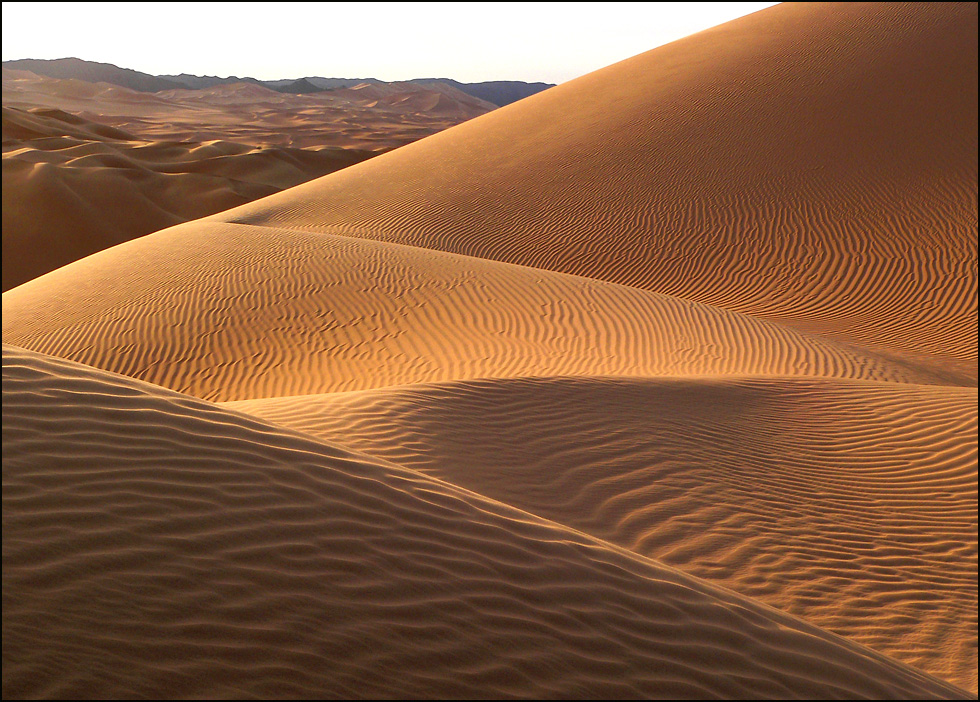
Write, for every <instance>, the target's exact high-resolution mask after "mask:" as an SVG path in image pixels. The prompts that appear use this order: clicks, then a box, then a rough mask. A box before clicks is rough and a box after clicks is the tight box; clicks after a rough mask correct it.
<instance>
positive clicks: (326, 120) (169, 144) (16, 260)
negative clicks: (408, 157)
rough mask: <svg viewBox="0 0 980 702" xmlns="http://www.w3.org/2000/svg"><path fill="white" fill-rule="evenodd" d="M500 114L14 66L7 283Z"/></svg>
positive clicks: (9, 99) (484, 108) (360, 92)
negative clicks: (138, 88)
mask: <svg viewBox="0 0 980 702" xmlns="http://www.w3.org/2000/svg"><path fill="white" fill-rule="evenodd" d="M493 108H494V106H493V105H490V104H489V103H484V102H482V101H480V100H477V99H476V98H473V97H471V96H468V95H466V94H464V93H461V92H460V91H458V90H456V89H454V88H452V87H450V86H447V85H442V84H435V85H434V86H432V87H426V88H423V87H421V86H416V85H412V84H390V85H385V86H376V85H373V84H364V85H361V86H357V87H356V88H351V89H348V90H347V91H344V92H343V93H342V94H341V93H340V92H338V91H333V92H327V93H317V94H315V95H284V94H282V93H277V92H275V91H272V90H268V89H266V88H263V87H260V86H255V85H247V84H233V85H222V86H218V87H215V88H210V89H207V90H171V91H166V92H162V93H138V92H135V91H131V90H127V89H126V88H121V87H119V86H113V85H108V84H105V83H97V84H93V83H85V82H83V81H78V80H62V79H54V78H45V77H41V76H37V75H35V74H33V73H28V72H25V71H12V70H10V69H4V70H3V289H4V290H9V289H10V288H13V287H16V286H17V285H20V284H21V283H25V282H27V281H28V280H31V279H33V278H36V277H38V276H40V275H43V274H44V273H47V272H48V271H51V270H54V269H55V268H59V267H60V266H63V265H66V264H68V263H71V262H72V261H77V260H78V259H80V258H84V257H85V256H88V255H89V254H91V253H95V252H96V251H100V250H102V249H106V248H109V247H110V246H114V245H116V244H119V243H122V242H124V241H129V240H130V239H134V238H136V237H139V236H143V235H145V234H150V233H152V232H155V231H159V230H160V229H164V228H166V227H170V226H173V225H175V224H179V223H180V222H186V221H188V220H193V219H198V218H200V217H204V216H206V215H210V214H214V213H215V212H221V211H223V210H227V209H229V208H231V207H236V206H238V205H242V204H244V203H247V202H251V201H252V200H255V199H257V198H261V197H265V196H267V195H271V194H273V193H276V192H279V191H281V190H284V189H286V188H290V187H292V186H294V185H298V184H300V183H303V182H306V181H308V180H311V179H313V178H318V177H320V176H323V175H326V174H328V173H333V172H334V171H337V170H340V169H341V168H345V167H347V166H350V165H352V164H354V163H359V162H361V161H364V160H366V159H368V158H370V157H372V156H376V155H377V154H379V153H383V152H384V151H388V150H391V149H394V148H396V147H398V146H402V145H403V144H407V143H410V142H412V141H415V140H417V139H420V138H422V137H424V136H428V135H429V134H433V133H435V132H437V131H439V130H441V129H445V128H447V127H450V126H452V125H454V124H458V123H459V122H461V121H463V120H465V119H469V118H471V117H474V116H476V115H479V114H484V113H485V112H488V111H489V110H491V109H493Z"/></svg>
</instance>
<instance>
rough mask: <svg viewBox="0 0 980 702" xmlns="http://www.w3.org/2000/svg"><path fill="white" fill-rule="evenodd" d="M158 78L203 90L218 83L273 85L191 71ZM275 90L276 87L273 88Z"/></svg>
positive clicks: (252, 79) (253, 79) (253, 80)
mask: <svg viewBox="0 0 980 702" xmlns="http://www.w3.org/2000/svg"><path fill="white" fill-rule="evenodd" d="M157 78H163V79H165V80H170V81H173V82H174V83H180V87H182V88H190V89H191V90H203V89H207V88H213V87H214V86H216V85H231V84H233V83H254V84H256V85H265V86H266V87H272V86H269V85H267V84H266V83H264V82H262V81H260V80H256V79H255V78H249V77H247V76H246V77H245V78H239V77H238V76H228V77H227V78H219V77H218V76H194V75H191V74H190V73H181V74H179V75H166V74H163V75H159V76H157ZM283 82H284V83H289V82H291V81H283ZM273 90H275V88H273Z"/></svg>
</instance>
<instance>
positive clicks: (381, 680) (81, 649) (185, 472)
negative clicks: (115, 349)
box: [3, 346, 958, 698]
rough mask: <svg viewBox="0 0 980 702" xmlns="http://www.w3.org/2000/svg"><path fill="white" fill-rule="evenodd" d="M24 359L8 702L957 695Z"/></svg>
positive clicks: (573, 542) (205, 417) (149, 391)
mask: <svg viewBox="0 0 980 702" xmlns="http://www.w3.org/2000/svg"><path fill="white" fill-rule="evenodd" d="M3 364H4V365H3V368H4V379H3V392H4V424H3V454H4V461H3V471H4V545H5V555H4V569H3V593H4V608H3V612H4V614H3V617H4V694H5V695H12V696H21V695H31V696H35V695H38V694H39V693H40V694H42V695H45V696H67V697H80V696H85V697H89V696H101V695H105V696H109V697H123V696H130V695H138V696H144V695H147V694H149V695H156V696H165V697H187V696H191V697H193V696H203V697H212V696H228V695H231V696H236V697H237V696H240V695H244V696H270V695H276V696H307V695H311V694H312V695H315V696H320V695H324V694H326V695H329V696H337V697H346V696H357V697H372V696H385V697H418V696H422V697H427V696H441V697H452V696H461V697H471V696H479V697H484V696H488V695H490V696H499V695H505V696H523V697H543V696H547V697H567V696H579V695H583V694H586V695H589V696H596V695H599V696H605V695H608V696H612V697H623V696H627V697H646V698H653V697H657V698H663V697H695V698H699V697H706V696H712V697H717V696H726V697H731V696H736V697H743V698H744V697H756V696H760V695H765V696H781V697H797V696H814V695H819V696H830V697H844V698H848V697H855V696H876V697H894V698H898V697H903V698H904V697H913V698H915V697H949V696H955V695H957V694H958V691H957V690H956V689H955V688H952V687H950V686H948V685H946V684H944V683H942V682H940V681H938V680H935V679H933V678H929V677H928V676H926V675H923V674H922V673H918V672H916V671H914V670H913V669H911V668H908V667H905V666H902V665H899V664H897V663H895V662H893V661H890V660H889V659H887V658H884V657H882V656H880V655H878V654H875V653H873V652H872V651H870V650H868V649H864V648H861V647H859V646H857V645H855V644H853V643H851V642H848V641H846V640H844V639H839V638H836V637H832V636H830V635H828V634H826V633H824V632H823V631H821V630H819V629H817V628H815V627H812V626H810V625H807V624H805V623H803V622H802V621H799V620H796V619H794V618H792V617H790V616H788V615H785V614H782V613H780V612H777V611H775V610H771V609H768V608H765V607H762V606H761V605H758V604H755V603H753V602H752V601H750V600H746V599H744V598H741V597H739V596H737V595H734V594H732V593H730V592H727V591H724V590H719V589H717V588H714V587H711V586H709V585H707V584H705V583H703V582H701V581H699V580H697V579H695V578H692V577H690V576H687V575H683V574H681V573H680V572H678V571H674V570H671V569H668V568H665V567H663V566H660V565H658V564H656V563H654V562H652V561H649V560H647V559H644V558H641V557H639V556H636V555H635V554H632V553H630V552H627V551H623V550H620V549H617V548H615V547H612V546H610V545H608V544H606V543H604V542H602V541H598V540H595V539H592V538H589V537H588V536H586V535H584V534H581V533H578V532H576V531H573V530H570V529H568V528H566V527H562V526H560V525H557V524H554V523H552V522H548V521H544V520H541V519H538V518H536V517H534V516H532V515H529V514H527V513H524V512H521V511H519V510H516V509H514V508H512V507H507V506H505V505H502V504H500V503H498V502H494V501H491V500H488V499H487V498H484V497H481V496H479V495H476V494H474V493H471V492H467V491H465V490H461V489H459V488H455V487H452V486H450V485H448V484H446V483H443V482H440V481H436V480H433V479H431V478H427V477H425V476H423V475H421V474H419V473H416V472H413V471H409V470H406V469H402V468H397V467H395V466H393V465H391V464H389V463H385V462H383V461H376V460H373V459H370V458H367V457H364V456H361V455H358V454H351V453H348V452H345V451H343V450H339V449H335V448H332V447H330V446H328V445H326V444H322V443H318V442H315V441H313V440H311V439H307V438H305V437H303V436H302V435H298V434H294V433H291V432H289V431H287V430H280V429H277V428H276V427H275V426H273V425H268V424H264V423H262V422H260V421H258V420H256V419H251V418H248V417H246V416H244V415H240V414H237V413H230V412H228V411H225V410H222V409H220V408H218V407H216V406H214V405H211V404H208V403H203V402H200V401H197V400H194V399H193V398H190V397H186V396H181V395H177V394H174V393H170V392H167V391H163V390H160V389H157V388H154V387H152V386H148V385H145V384H142V383H139V382H136V381H133V380H130V379H128V378H123V377H120V376H115V375H111V374H106V373H103V372H99V371H95V370H92V369H87V368H84V367H81V366H78V365H75V364H71V363H67V362H65V361H61V360H57V359H53V358H50V357H44V356H42V355H39V354H35V353H30V352H25V351H23V350H19V349H15V348H11V347H7V346H5V347H4V361H3ZM42 434H44V435H63V436H65V437H66V438H65V439H64V443H63V444H61V446H60V448H59V447H58V446H57V445H51V444H45V443H43V442H39V441H38V439H39V437H40V436H41V435H42ZM134 456H140V458H139V459H138V460H134ZM39 535H43V539H41V540H39V538H38V537H39ZM80 603H84V606H83V607H80V606H79V604H80Z"/></svg>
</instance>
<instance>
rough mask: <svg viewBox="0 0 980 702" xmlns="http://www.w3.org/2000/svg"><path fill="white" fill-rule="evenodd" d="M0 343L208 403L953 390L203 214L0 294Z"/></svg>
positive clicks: (552, 277) (522, 275)
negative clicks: (481, 385)
mask: <svg viewBox="0 0 980 702" xmlns="http://www.w3.org/2000/svg"><path fill="white" fill-rule="evenodd" d="M3 338H4V341H6V342H7V343H11V344H15V345H19V346H24V347H29V348H31V349H34V350H37V351H40V352H42V353H48V354H52V355H55V356H60V357H63V358H68V359H71V360H74V361H78V362H81V363H86V364H89V365H93V366H96V367H98V368H103V369H105V370H110V371H113V372H117V373H123V374H125V375H130V376H133V377H135V378H140V379H142V380H146V381H148V382H152V383H155V384H158V385H162V386H165V387H168V388H171V389H173V390H177V391H179V392H186V393H189V394H192V395H196V396H198V397H201V398H204V399H208V400H242V399H253V398H260V397H274V396H282V395H302V394H313V393H321V392H335V391H342V390H360V389H366V388H372V387H383V386H389V385H400V384H405V383H416V382H432V381H440V380H457V379H466V378H479V377H486V376H493V377H514V376H525V375H594V374H605V375H640V376H648V375H692V374H693V375H730V374H737V375H742V374H760V375H826V376H832V377H845V378H851V377H856V378H868V379H875V380H887V381H892V382H918V383H942V382H960V381H962V379H961V378H959V377H957V376H949V375H944V374H936V373H933V372H931V371H930V370H929V369H927V368H920V367H917V366H915V365H911V364H908V363H904V362H902V361H892V360H891V359H888V358H884V357H878V356H875V355H874V354H871V353H868V352H864V351H861V350H855V349H852V348H850V347H849V346H846V345H839V344H836V343H834V342H832V341H827V340H824V339H821V338H819V337H812V336H809V335H806V334H803V333H800V332H797V331H794V330H792V329H788V328H785V327H782V326H779V325H775V324H771V323H767V322H762V321H758V320H756V319H753V318H751V317H746V316H744V315H740V314H737V313H733V312H729V311H727V310H720V309H716V308H712V307H708V306H706V305H702V304H698V303H692V302H688V301H686V300H682V299H678V298H673V297H669V296H664V295H658V294H656V293H652V292H649V291H644V290H638V289H636V288H630V287H626V286H621V285H615V284H611V283H606V282H603V281H597V280H590V279H588V278H581V277H576V276H570V275H567V274H562V273H551V272H548V271H540V270H535V269H532V268H526V267H521V266H514V265H511V264H505V263H500V262H496V261H485V260H481V259H477V258H470V257H465V256H459V255H453V254H446V253H442V252H435V251H425V250H421V249H417V248H412V247H406V246H400V245H395V244H387V243H384V242H374V241H366V240H361V239H356V238H348V237H340V236H333V235H324V234H318V233H310V232H294V231H289V230H274V229H271V228H268V227H248V226H243V225H235V224H223V223H217V222H208V221H201V222H189V223H187V224H184V225H180V226H178V227H174V228H171V229H169V230H166V231H163V232H158V233H156V234H152V235H150V236H148V237H144V238H143V239H140V240H138V241H133V242H129V243H127V244H124V245H121V246H117V247H115V248H113V249H110V250H108V251H103V252H100V253H98V254H96V255H94V256H90V257H88V258H86V259H84V260H82V261H78V262H76V263H74V264H72V265H71V266H68V267H65V268H63V269H61V270H58V271H54V272H52V273H49V274H48V275H46V276H44V277H42V278H39V279H37V280H34V281H30V282H29V283H26V284H24V285H21V286H19V287H17V288H15V289H13V290H10V291H8V292H6V293H4V296H3ZM962 382H965V381H962Z"/></svg>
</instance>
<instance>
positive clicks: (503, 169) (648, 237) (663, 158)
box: [218, 3, 977, 377]
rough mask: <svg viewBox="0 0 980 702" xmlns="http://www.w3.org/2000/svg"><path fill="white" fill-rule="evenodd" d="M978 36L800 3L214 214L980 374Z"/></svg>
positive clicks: (879, 8) (946, 15) (915, 11)
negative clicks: (634, 297) (533, 273)
mask: <svg viewBox="0 0 980 702" xmlns="http://www.w3.org/2000/svg"><path fill="white" fill-rule="evenodd" d="M976 28H977V6H976V3H929V4H926V3H909V4H901V5H899V4H896V3H786V4H784V5H780V6H777V7H774V8H771V9H769V10H766V11H764V12H760V13H756V14H754V15H750V16H748V17H745V18H742V19H739V20H736V21H733V22H729V23H727V24H724V25H721V26H720V27H717V28H714V29H711V30H707V31H704V32H701V33H699V34H696V35H693V36H691V37H688V38H686V39H682V40H680V41H677V42H674V43H673V44H669V45H667V46H664V47H660V48H658V49H655V50H653V51H650V52H648V53H646V54H642V55H640V56H637V57H635V58H632V59H629V60H627V61H624V62H622V63H618V64H616V65H613V66H610V67H608V68H606V69H603V70H600V71H596V72H595V73H592V74H589V75H588V76H585V77H583V78H580V79H577V80H574V81H571V82H569V83H565V84H563V85H560V86H558V87H557V88H554V89H551V90H548V91H546V92H544V93H541V94H539V95H536V96H532V97H531V98H528V99H526V100H523V101H521V102H519V103H517V104H515V105H510V106H508V107H506V108H503V109H501V110H500V111H497V112H494V113H492V114H490V115H487V116H484V117H483V118H480V119H479V120H477V121H474V122H471V123H469V124H466V125H462V126H460V127H458V128H456V129H453V130H450V131H447V132H444V133H442V134H441V135H438V136H436V137H435V138H432V139H427V140H425V141H424V142H421V143H417V144H415V145H413V146H412V147H411V148H409V149H404V150H402V151H400V152H398V153H392V154H389V155H386V156H385V157H384V158H383V159H381V160H378V161H374V162H371V163H365V164H362V165H360V166H358V167H357V168H354V169H351V170H349V171H346V172H345V173H344V174H342V175H338V176H337V177H332V178H329V179H325V180H321V181H317V182H315V183H311V184H308V185H306V186H305V187H302V188H297V189H294V190H292V191H290V192H288V193H284V194H282V195H280V196H277V197H273V198H270V199H267V200H263V201H259V202H256V203H252V204H250V205H246V206H245V207H243V208H240V209H237V210H232V211H230V212H227V213H223V214H221V215H218V218H219V219H222V220H225V221H232V222H242V223H249V224H268V225H275V226H289V227H301V228H308V229H315V230H317V231H326V232H336V233H341V234H347V235H351V236H361V237H369V238H376V239H383V240H386V241H395V242H400V243H406V244H410V245H413V246H424V247H428V248H434V249H441V250H446V251H454V252H459V253H465V254H469V255H474V256H480V257H483V258H491V259H496V260H502V261H510V262H513V263H520V264H525V265H531V266H535V267H541V268H548V269H551V270H557V271H565V272H569V273H575V274H578V275H586V276H589V277H594V278H601V279H604V280H611V281H614V282H619V283H625V284H627V285H632V286H637V287H642V288H646V289H650V290H655V291H658V292H663V293H668V294H672V295H678V296H683V297H685V298H687V299H692V300H697V301H700V302H704V303H708V304H712V305H719V306H723V307H726V308H728V309H733V310H738V311H741V312H745V313H748V314H752V315H756V316H764V317H766V318H770V319H776V320H780V321H785V322H787V323H791V324H794V325H795V326H797V327H798V328H802V329H806V330H810V331H816V332H819V333H825V334H829V335H832V336H834V337H835V338H840V339H843V340H845V341H850V342H855V343H860V344H864V345H873V346H875V347H880V348H881V349H882V350H892V351H897V352H901V353H905V354H913V355H921V356H925V357H929V358H934V359H935V361H936V362H937V363H939V364H940V365H945V366H954V367H963V368H965V369H966V370H967V371H968V372H970V373H971V374H972V375H974V377H975V373H976V370H975V369H976V358H977V355H976V354H977V345H976V344H977V237H976V228H977V189H976V183H977V29H976ZM555 115H561V118H560V119H556V118H555Z"/></svg>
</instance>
